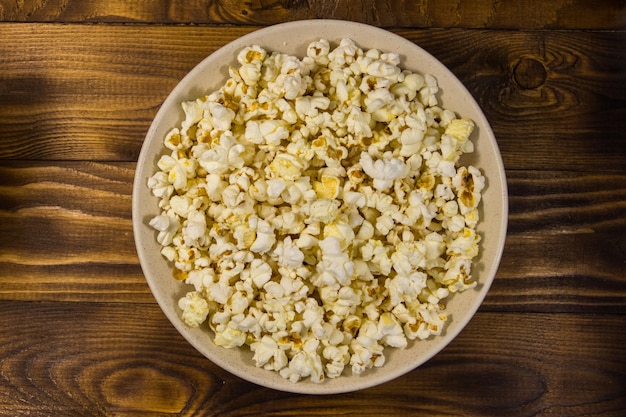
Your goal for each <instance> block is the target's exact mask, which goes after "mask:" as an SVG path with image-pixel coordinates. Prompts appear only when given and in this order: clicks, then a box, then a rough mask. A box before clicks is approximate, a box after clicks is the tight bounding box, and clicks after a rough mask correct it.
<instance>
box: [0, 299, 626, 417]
mask: <svg viewBox="0 0 626 417" xmlns="http://www.w3.org/2000/svg"><path fill="white" fill-rule="evenodd" d="M622 324H623V321H622V320H621V318H620V317H619V316H597V315H582V316H574V315H569V314H550V315H542V314H514V313H505V314H501V313H497V314H496V313H485V312H479V313H478V314H477V315H476V316H475V317H474V319H473V320H472V321H471V322H470V324H469V325H468V327H467V328H466V329H465V330H464V331H463V332H462V333H461V335H460V336H459V337H458V338H457V339H455V340H454V341H453V342H452V343H451V344H450V345H449V346H448V347H447V348H446V349H445V350H444V351H443V352H442V353H440V354H439V355H438V356H436V357H435V358H434V359H432V360H431V361H429V362H427V363H426V364H425V365H424V366H422V367H420V368H418V369H416V370H414V371H412V372H410V373H409V374H407V375H405V376H403V377H400V378H398V379H396V380H394V381H392V382H390V383H387V384H385V385H383V386H381V387H378V388H375V389H369V390H364V391H361V392H356V393H351V394H343V395H340V396H323V397H310V396H302V395H294V394H287V393H281V392H278V391H271V390H267V389H262V388H259V387H257V386H255V385H253V384H250V383H247V382H244V381H241V380H239V379H238V378H236V377H234V376H231V375H229V374H226V373H225V372H223V371H220V370H219V369H218V368H217V367H216V366H215V365H213V364H212V363H211V362H209V361H208V360H206V359H204V358H203V357H201V356H200V355H199V354H198V353H197V352H196V351H195V350H194V349H193V348H192V347H191V346H190V345H189V344H188V343H187V342H186V341H185V340H183V339H182V337H181V336H180V335H178V333H177V332H176V331H175V330H174V328H173V327H172V326H171V325H170V324H169V323H168V322H167V320H166V319H165V318H164V316H163V315H162V313H161V312H160V310H159V309H158V308H157V307H156V306H154V305H152V306H149V305H129V304H92V305H77V304H75V303H58V302H57V303H36V304H35V303H30V302H4V303H0V326H1V327H2V328H3V329H19V332H2V333H0V358H3V359H2V361H1V365H2V372H1V373H0V414H2V415H9V414H10V415H12V416H26V415H29V416H49V415H63V416H68V417H71V416H84V415H90V416H113V415H116V416H117V415H145V414H148V415H162V416H165V415H185V416H187V415H205V416H218V415H219V416H232V417H234V416H249V415H268V416H272V415H275V416H277V415H287V414H288V415H291V416H312V415H337V414H341V415H354V416H383V415H414V414H415V415H416V414H420V413H426V414H428V415H432V416H444V415H445V416H450V415H481V416H501V415H507V416H517V415H520V416H522V415H525V416H528V415H538V416H549V415H597V416H618V415H619V412H620V409H623V407H625V406H626V362H624V357H623V346H624V345H625V344H626V335H625V334H624V332H623V331H622V330H623V328H622V327H621V326H622ZM597 353H600V355H598V354H597ZM467 375H472V379H473V380H474V381H475V383H467V382H466V381H468V380H467ZM142 413H144V414H142Z"/></svg>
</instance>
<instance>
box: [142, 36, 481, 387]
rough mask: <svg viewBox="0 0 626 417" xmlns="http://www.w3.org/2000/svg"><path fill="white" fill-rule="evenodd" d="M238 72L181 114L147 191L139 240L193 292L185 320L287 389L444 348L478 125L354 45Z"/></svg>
mask: <svg viewBox="0 0 626 417" xmlns="http://www.w3.org/2000/svg"><path fill="white" fill-rule="evenodd" d="M237 61H238V66H237V67H231V68H230V69H229V78H228V80H227V81H226V83H225V84H224V85H223V86H222V87H221V88H219V89H218V90H216V91H214V92H211V93H210V94H209V95H207V96H204V97H200V98H198V99H196V100H192V101H188V102H184V103H182V108H183V110H184V113H185V120H184V121H183V122H182V123H181V125H180V126H177V127H173V128H172V130H171V131H170V132H169V133H168V134H167V135H166V137H165V139H164V144H165V147H166V148H167V149H168V150H169V152H168V153H167V154H165V155H163V156H162V157H161V159H160V160H159V161H158V164H157V165H158V169H159V170H158V172H156V173H155V174H154V175H153V176H152V177H151V178H150V179H149V181H148V185H149V187H150V188H151V189H152V192H153V194H154V195H155V196H156V197H158V198H159V199H160V200H159V207H160V209H161V214H159V215H158V216H156V217H155V218H154V219H152V220H151V221H150V225H151V226H152V227H153V228H154V229H156V231H157V232H158V233H157V240H158V242H159V243H160V244H161V245H162V246H163V248H162V254H163V256H165V257H166V258H167V259H168V260H169V261H170V262H171V263H172V265H173V269H174V273H173V276H174V278H176V279H178V280H180V281H182V282H184V283H186V284H188V285H190V286H191V288H192V289H191V290H190V291H189V292H188V293H187V295H186V296H185V297H183V298H182V299H181V300H180V301H179V303H178V304H179V307H180V309H181V317H182V320H183V321H184V322H185V323H186V324H187V325H189V326H192V327H197V326H200V325H203V324H204V323H206V325H207V326H208V327H209V328H210V329H211V330H212V331H213V332H214V333H215V338H214V341H215V343H216V344H217V345H220V346H223V347H225V348H234V347H240V346H243V345H247V346H249V348H250V350H251V351H252V352H253V361H254V363H255V364H256V366H258V367H262V368H264V369H267V370H272V371H276V372H279V373H280V375H282V376H283V377H285V378H287V379H289V380H291V381H293V382H297V381H299V380H301V379H303V378H304V379H307V378H308V379H310V380H311V381H313V382H321V381H323V380H324V378H327V377H328V378H336V377H338V376H340V375H342V373H344V371H345V369H346V368H350V369H351V372H352V373H353V374H360V373H362V372H364V371H366V370H367V369H370V368H372V367H380V366H383V364H384V363H385V348H400V349H402V348H405V347H406V346H407V345H408V343H409V341H411V340H415V339H427V338H429V337H431V336H433V335H439V334H441V332H442V330H443V327H444V325H445V323H446V320H447V316H446V313H445V304H444V303H445V301H446V299H447V298H448V297H449V296H450V295H451V294H452V293H455V292H459V291H464V290H467V289H470V288H473V287H474V286H475V285H476V282H475V281H474V280H473V279H472V275H471V266H472V259H474V258H475V257H476V256H477V255H478V251H479V247H478V243H479V240H480V237H479V235H478V234H477V233H476V230H475V227H476V224H477V222H478V220H479V219H478V206H479V203H480V200H481V191H482V189H483V187H484V185H485V181H484V178H483V177H482V175H481V173H480V171H479V170H478V169H476V168H474V167H472V166H468V167H465V166H459V158H460V156H461V155H462V154H463V153H466V152H472V151H473V144H472V142H471V141H470V140H469V138H470V135H471V133H472V130H473V128H474V123H473V122H472V121H471V120H469V119H463V118H458V117H457V116H456V115H455V114H454V113H453V112H451V111H449V110H445V109H443V108H441V107H440V106H439V105H438V101H437V92H438V86H437V80H436V79H435V78H434V77H433V76H431V75H421V74H417V73H412V72H410V71H407V70H404V69H402V68H401V67H400V58H399V56H398V55H397V54H394V53H385V52H382V51H379V50H375V49H370V50H363V49H361V48H360V47H358V46H357V45H356V44H355V43H354V42H353V41H352V40H350V39H343V40H342V41H341V42H340V43H339V45H337V46H336V47H334V48H332V47H331V45H330V44H329V42H328V41H326V40H324V39H321V40H319V41H315V42H312V43H311V44H310V45H309V46H308V48H307V56H305V57H304V58H302V59H299V58H297V57H294V56H290V55H286V54H282V53H279V52H268V51H265V50H264V49H262V48H260V47H258V46H251V47H246V48H244V49H242V50H241V51H240V52H239V54H238V56H237Z"/></svg>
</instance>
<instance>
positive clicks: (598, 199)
mask: <svg viewBox="0 0 626 417" xmlns="http://www.w3.org/2000/svg"><path fill="white" fill-rule="evenodd" d="M305 18H340V19H349V20H354V21H359V22H364V23H369V24H372V25H376V26H380V27H384V28H387V29H389V30H392V31H394V32H396V33H398V34H399V35H401V36H404V37H406V38H407V39H409V40H411V41H413V42H415V43H416V44H418V45H420V46H422V47H423V48H425V49H426V50H428V51H429V52H430V53H432V54H433V55H435V56H436V57H437V58H439V59H440V60H441V61H442V62H443V63H444V64H446V65H447V66H448V67H449V68H450V69H451V70H452V71H453V72H454V73H455V74H456V75H457V76H458V77H459V78H460V79H461V81H463V83H465V85H466V86H467V87H468V89H469V90H470V92H471V93H472V94H473V96H474V97H475V98H476V99H477V101H478V102H479V104H480V105H481V106H482V108H483V110H484V111H485V114H486V116H487V118H488V119H489V121H490V122H491V124H492V127H493V129H494V132H495V134H496V137H497V139H498V144H499V146H500V149H501V152H502V156H503V160H504V164H505V168H506V171H507V180H508V186H509V193H510V218H509V234H508V237H507V241H506V246H505V250H504V255H503V259H502V263H501V266H500V269H499V271H498V274H497V277H496V280H495V282H494V284H493V287H492V289H491V291H490V292H489V294H488V296H487V298H486V300H485V303H484V305H483V306H482V307H481V309H480V310H479V312H478V314H477V315H476V316H475V318H474V319H473V320H472V321H471V322H470V324H469V325H468V327H467V328H466V329H465V330H464V331H463V332H462V333H461V335H460V336H459V337H458V338H457V339H456V340H455V341H454V342H452V344H451V345H449V346H448V347H447V348H446V349H445V350H444V351H443V352H441V353H440V354H439V355H437V356H436V357H435V358H433V359H432V360H431V361H429V362H427V363H426V364H425V365H424V366H422V367H420V368H418V369H416V370H414V371H413V372H411V373H409V374H407V375H405V376H403V377H401V378H398V379H397V380H395V381H392V382H390V383H387V384H384V385H382V386H379V387H376V388H372V389H368V390H364V391H361V392H355V393H351V394H344V395H339V396H328V397H324V398H319V397H308V396H303V395H294V394H287V393H282V392H275V391H271V390H267V389H263V388H259V387H257V386H255V385H253V384H250V383H247V382H244V381H241V380H239V379H238V378H236V377H234V376H232V375H229V374H227V373H225V372H224V371H221V370H220V369H219V368H217V367H216V366H215V365H213V364H212V363H211V362H209V361H207V360H206V359H204V358H203V357H202V356H200V355H199V354H198V353H197V352H196V351H195V350H194V349H193V348H192V347H191V346H190V345H189V344H188V343H187V342H185V341H184V340H183V339H182V337H180V336H179V335H178V333H177V332H176V331H175V330H174V328H173V327H172V326H171V324H170V323H169V322H168V321H167V319H166V318H165V316H164V315H163V314H162V313H161V311H160V310H159V308H158V306H157V304H156V302H155V301H154V299H153V297H152V295H151V293H150V291H149V289H148V287H147V285H146V283H145V280H144V278H143V275H142V273H141V269H140V267H139V264H138V260H137V256H136V252H135V248H134V243H133V237H132V227H131V191H132V185H131V183H132V179H133V174H134V169H135V162H136V159H137V156H138V153H139V150H140V148H141V145H142V141H143V138H144V136H145V133H146V131H147V129H148V126H149V124H150V122H151V119H152V117H153V116H154V115H155V113H156V110H157V109H158V107H159V105H160V104H161V102H162V100H163V99H164V98H165V97H166V95H167V94H168V93H169V91H170V90H171V89H172V88H173V87H174V86H175V85H176V83H177V82H178V80H180V78H182V76H183V75H184V74H185V73H186V72H187V71H188V70H190V69H191V68H192V67H193V66H195V65H196V64H197V63H198V62H199V61H200V60H201V59H203V58H204V57H205V56H206V55H208V54H210V53H211V52H212V51H214V50H216V49H217V48H219V47H220V46H222V45H224V44H225V43H227V42H229V41H230V40H233V39H235V38H237V37H239V36H241V35H243V34H245V33H249V32H250V31H253V30H255V29H258V28H261V27H263V26H267V25H270V24H274V23H279V22H283V21H287V20H299V19H305ZM624 45H626V2H625V1H623V0H616V1H611V0H602V1H591V0H553V1H548V2H539V1H537V2H534V4H533V5H532V6H530V5H528V2H526V1H522V0H511V1H502V2H501V1H496V0H474V1H467V0H461V1H458V0H437V1H435V0H422V1H413V2H412V1H406V0H401V1H398V2H393V1H391V0H361V1H351V2H334V1H320V2H307V1H300V0H276V1H263V0H260V1H259V0H255V1H247V2H238V1H234V0H222V1H207V0H197V1H182V0H172V1H168V2H157V1H151V0H138V1H133V2H127V1H122V0H116V1H103V0H99V1H90V2H85V1H79V0H63V1H61V0H54V1H45V0H34V1H27V0H22V1H8V0H0V329H1V330H0V415H3V416H22V415H24V416H26V415H29V416H125V415H142V416H151V415H158V416H165V415H207V416H248V415H276V416H277V415H290V416H312V415H335V414H341V415H354V416H385V415H429V416H450V415H463V416H514V415H520V416H531V415H533V416H535V415H541V416H583V415H585V416H616V417H617V416H623V415H626V48H625V47H624Z"/></svg>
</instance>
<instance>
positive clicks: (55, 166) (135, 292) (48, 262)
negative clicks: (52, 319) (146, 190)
mask: <svg viewBox="0 0 626 417" xmlns="http://www.w3.org/2000/svg"><path fill="white" fill-rule="evenodd" d="M133 175H134V164H130V163H127V164H115V165H114V164H104V163H92V162H65V163H51V164H43V163H28V162H13V163H10V164H9V166H3V165H0V176H2V180H1V182H0V234H1V237H0V282H1V283H2V284H1V285H0V299H7V298H9V299H10V298H21V299H39V300H41V299H72V300H86V301H108V300H111V299H112V298H114V299H115V300H116V301H122V300H123V301H127V302H153V298H152V295H151V294H150V291H149V290H148V287H147V285H146V283H145V280H144V279H143V275H142V273H141V268H140V267H139V265H138V260H137V254H136V252H135V246H134V241H133V231H132V223H131V193H132V180H133Z"/></svg>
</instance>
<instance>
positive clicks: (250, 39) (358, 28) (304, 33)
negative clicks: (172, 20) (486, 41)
mask: <svg viewBox="0 0 626 417" xmlns="http://www.w3.org/2000/svg"><path fill="white" fill-rule="evenodd" d="M320 38H325V39H328V40H329V41H331V42H335V43H337V41H339V40H341V39H342V38H351V39H353V40H354V41H355V42H356V43H357V44H358V45H359V46H360V47H361V48H363V49H370V48H378V49H380V50H383V51H387V52H397V53H399V54H400V56H401V59H402V63H401V65H402V66H403V67H404V68H407V69H410V70H413V71H417V72H420V73H422V74H427V73H428V74H433V75H435V76H436V78H437V80H438V82H439V86H440V89H441V92H440V94H439V97H440V101H441V103H442V105H443V107H444V108H447V109H450V110H453V111H455V112H456V113H457V114H459V115H461V116H463V117H469V118H472V119H473V120H474V121H475V123H476V126H477V129H476V130H475V132H474V133H473V137H472V140H473V142H474V144H475V151H474V153H473V154H470V155H466V156H464V157H463V158H464V159H463V162H464V163H466V164H467V163H471V164H473V165H474V166H477V167H479V168H480V169H481V170H482V171H483V174H484V175H485V177H486V179H487V187H486V189H485V190H484V191H483V199H482V203H481V212H480V214H481V222H480V224H479V226H478V231H479V233H480V234H481V235H482V241H481V243H480V245H481V248H480V250H481V252H480V255H479V257H478V258H477V260H476V263H475V265H474V267H473V276H474V278H475V279H476V280H477V281H478V283H479V285H478V287H477V288H475V289H474V290H469V291H466V292H463V293H460V294H457V295H455V296H453V297H451V299H449V301H448V303H447V308H446V311H447V313H448V314H449V317H450V318H449V321H448V323H447V326H446V330H445V332H444V333H443V334H442V335H441V336H438V337H433V338H431V339H429V340H426V341H415V342H411V343H410V344H409V347H408V348H407V349H405V350H399V349H391V348H388V349H387V350H386V353H385V355H386V357H387V361H386V363H385V365H384V366H383V367H381V368H376V369H372V370H368V371H366V372H364V373H363V374H362V375H360V376H352V375H351V372H350V370H349V369H347V370H346V371H345V372H344V376H341V377H339V378H335V379H329V378H326V380H325V381H324V382H323V383H321V384H315V383H312V382H309V381H307V380H303V381H301V382H298V383H292V382H290V381H288V380H286V379H283V378H282V377H281V376H280V375H279V374H278V373H276V372H270V371H266V370H263V369H260V368H256V367H255V366H254V362H253V361H252V353H251V352H250V351H249V349H247V348H245V349H244V348H241V349H225V348H222V347H218V346H216V345H215V344H213V341H212V335H211V334H210V333H209V331H207V330H206V329H203V328H193V329H192V328H189V327H187V326H186V325H185V324H183V322H182V321H181V319H180V312H179V309H178V306H177V300H178V299H179V298H180V297H181V296H183V295H184V294H185V293H186V292H187V291H188V290H189V288H190V287H187V286H185V285H182V284H181V283H180V282H178V281H176V280H175V279H173V278H172V271H171V269H170V266H169V265H168V263H167V262H166V260H165V259H164V258H163V257H162V256H161V255H160V249H161V248H160V246H159V244H158V243H157V241H156V234H155V232H154V230H153V229H152V228H151V227H150V226H149V225H148V222H149V220H150V219H151V218H152V217H154V216H155V215H158V214H159V210H158V207H157V199H156V198H155V197H153V196H152V195H151V193H150V190H149V189H148V187H147V180H148V178H149V177H150V176H151V175H152V174H153V173H154V172H155V171H156V169H157V168H156V162H157V161H158V159H159V157H160V155H161V154H162V153H164V147H163V139H164V137H165V134H166V133H167V132H168V131H169V130H170V129H171V128H172V127H173V126H175V125H177V124H179V123H180V121H181V120H183V118H184V117H183V113H182V111H181V109H180V103H181V102H182V101H184V100H190V99H195V98H196V97H199V96H201V95H204V94H205V93H207V92H210V91H213V90H215V89H217V88H219V87H220V86H221V85H222V84H223V83H224V82H225V80H226V79H227V76H228V72H227V68H228V65H229V64H236V55H237V52H238V51H239V50H240V49H241V48H243V47H245V46H250V45H254V44H256V45H260V46H262V47H264V48H266V49H267V50H274V51H276V50H278V51H280V52H284V53H288V54H291V55H297V56H300V57H302V56H305V51H306V46H307V45H308V44H309V43H310V42H311V41H314V40H318V39H320ZM132 207H133V208H132V210H133V228H134V235H135V242H136V246H137V253H138V255H139V260H140V263H141V267H142V269H143V272H144V274H145V277H146V280H147V282H148V284H149V286H150V289H151V290H152V293H153V294H154V297H155V298H156V300H157V302H158V303H159V305H160V307H161V308H162V310H163V312H164V313H165V315H166V316H167V317H168V319H169V320H170V321H171V322H172V324H173V325H174V327H176V329H177V330H178V331H179V332H180V333H181V334H182V335H183V336H184V337H185V339H186V340H187V341H188V342H189V343H190V344H191V345H193V346H194V347H195V348H196V349H197V350H198V351H200V352H201V353H202V354H203V355H205V356H206V357H207V358H208V359H210V360H211V361H212V362H214V363H215V364H217V365H219V366H220V367H222V368H223V369H225V370H227V371H229V372H230V373H232V374H234V375H237V376H239V377H241V378H243V379H245V380H248V381H250V382H253V383H256V384H259V385H262V386H265V387H270V388H274V389H277V390H282V391H290V392H298V393H309V394H330V393H340V392H348V391H354V390H359V389H363V388H368V387H371V386H374V385H378V384H381V383H384V382H387V381H389V380H392V379H394V378H397V377H399V376H401V375H403V374H405V373H407V372H409V371H411V370H413V369H414V368H416V367H418V366H419V365H421V364H422V363H424V362H426V361H427V360H428V359H430V358H431V357H432V356H434V355H435V354H437V353H438V352H439V351H441V350H442V349H443V348H444V347H445V346H446V345H448V344H449V343H450V342H451V341H452V340H453V339H454V338H455V337H456V336H457V335H458V334H459V332H460V331H461V330H462V329H463V328H464V327H465V325H466V324H467V323H468V322H469V320H470V319H471V318H472V316H473V315H474V313H475V312H476V310H477V309H478V307H479V306H480V304H481V302H482V301H483V299H484V297H485V295H486V293H487V291H488V290H489V287H490V285H491V283H492V281H493V278H494V276H495V274H496V270H497V268H498V264H499V262H500V257H501V254H502V249H503V246H504V240H505V235H506V226H507V213H508V197H507V188H506V179H505V174H504V168H503V165H502V160H501V157H500V153H499V150H498V146H497V143H496V140H495V138H494V135H493V132H492V130H491V128H490V127H489V124H488V122H487V120H486V118H485V116H484V115H483V113H482V111H481V109H480V108H479V106H478V105H477V104H476V102H475V101H474V99H473V98H472V96H471V95H470V94H469V92H468V91H467V90H466V89H465V87H464V86H463V85H462V84H461V82H460V81H459V80H458V79H457V78H456V77H455V76H454V75H453V74H452V73H451V72H450V71H449V70H448V69H447V68H446V67H445V66H444V65H443V64H441V63H440V62H439V61H438V60H436V59H435V58H434V57H432V56H431V55H430V54H428V53H427V52H426V51H424V50H423V49H421V48H420V47H418V46H416V45H415V44H413V43H412V42H410V41H408V40H406V39H404V38H402V37H400V36H398V35H395V34H392V33H390V32H388V31H385V30H382V29H379V28H375V27H372V26H368V25H364V24H359V23H354V22H346V21H338V20H307V21H296V22H290V23H284V24H279V25H275V26H271V27H267V28H264V29H261V30H258V31H256V32H253V33H250V34H248V35H246V36H243V37H241V38H239V39H237V40H235V41H233V42H231V43H229V44H228V45H225V46H224V47H223V48H221V49H219V50H217V51H215V52H214V53H213V54H211V55H210V56H208V57H207V58H206V59H205V60H203V61H202V62H201V63H200V64H198V65H197V66H196V67H195V68H194V69H193V70H191V71H190V72H189V74H187V75H186V76H185V77H184V78H183V79H182V80H181V82H180V83H179V84H178V85H177V86H176V88H175V89H174V90H173V91H172V92H171V94H170V95H169V96H168V97H167V99H166V100H165V102H164V103H163V105H162V106H161V108H160V110H159V111H158V113H157V115H156V117H155V118H154V121H153V123H152V125H151V127H150V129H149V131H148V133H147V136H146V139H145V142H144V144H143V147H142V149H141V153H140V155H139V160H138V162H137V170H136V174H135V181H134V187H133V205H132Z"/></svg>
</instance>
